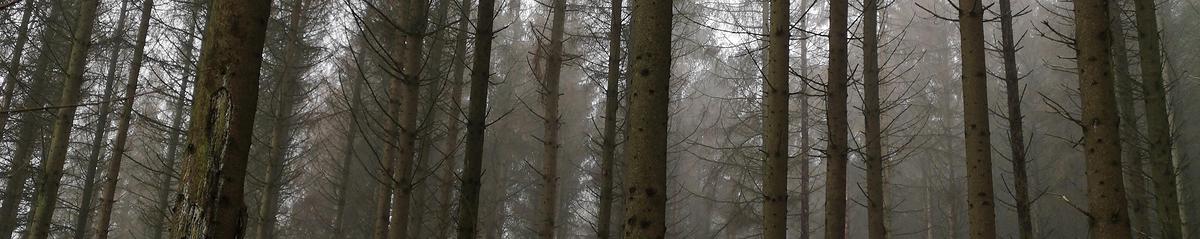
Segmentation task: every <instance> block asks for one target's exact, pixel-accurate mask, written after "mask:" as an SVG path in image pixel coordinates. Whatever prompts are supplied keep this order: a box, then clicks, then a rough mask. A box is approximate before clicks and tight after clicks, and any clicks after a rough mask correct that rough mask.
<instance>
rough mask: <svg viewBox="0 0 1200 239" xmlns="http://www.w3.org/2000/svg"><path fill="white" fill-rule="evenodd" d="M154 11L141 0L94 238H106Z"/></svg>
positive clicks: (149, 3) (150, 2)
mask: <svg viewBox="0 0 1200 239" xmlns="http://www.w3.org/2000/svg"><path fill="white" fill-rule="evenodd" d="M151 11H154V0H142V11H141V13H142V14H141V18H140V19H141V20H140V21H139V22H138V31H137V36H136V37H137V38H136V39H135V40H134V44H133V59H131V60H130V63H129V76H128V78H127V79H126V81H125V98H124V100H122V105H121V111H120V115H119V116H118V117H119V119H118V120H117V137H116V140H115V141H114V142H113V149H112V150H113V153H112V158H111V159H109V161H108V167H107V169H106V170H105V175H106V176H107V177H108V179H107V180H105V181H104V185H103V188H102V189H101V194H100V211H99V212H98V213H97V215H96V216H97V217H98V219H97V220H96V223H95V226H94V227H93V230H92V234H93V235H95V236H94V238H95V239H107V238H108V226H109V224H110V222H112V210H113V203H116V192H117V180H119V179H120V175H121V161H122V160H124V159H125V147H126V146H125V144H126V142H125V141H126V140H128V138H129V122H130V121H132V118H131V117H132V115H133V102H134V98H136V97H137V89H138V78H139V77H140V75H141V71H142V60H143V59H144V57H145V56H144V54H145V52H146V36H147V35H148V33H147V32H148V31H149V30H150V13H151Z"/></svg>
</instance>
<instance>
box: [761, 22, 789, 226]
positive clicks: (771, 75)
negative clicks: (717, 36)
mask: <svg viewBox="0 0 1200 239" xmlns="http://www.w3.org/2000/svg"><path fill="white" fill-rule="evenodd" d="M790 7H791V1H790V0H771V1H770V14H769V15H770V20H769V26H767V27H768V30H767V34H768V35H767V56H766V57H767V69H766V79H764V81H763V86H762V89H763V95H764V96H763V106H762V107H763V110H764V111H765V112H763V113H764V116H763V128H762V131H763V132H762V134H763V153H764V154H765V155H764V156H766V158H764V159H763V160H764V161H765V162H763V165H765V167H764V168H763V171H764V172H763V175H764V177H763V206H762V214H763V238H779V239H782V238H786V237H787V208H788V187H787V181H788V142H789V141H788V132H790V131H789V130H788V94H789V93H790V92H789V91H788V90H789V89H788V76H789V75H790V74H789V71H790V69H791V68H790V67H791V66H789V65H788V62H789V60H788V59H789V57H788V54H789V53H790V50H789V49H788V45H789V44H788V42H789V41H791V35H792V34H791V32H790V31H791V20H790V19H791V17H790V15H791V8H790Z"/></svg>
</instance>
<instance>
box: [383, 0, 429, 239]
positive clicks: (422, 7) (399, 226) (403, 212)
mask: <svg viewBox="0 0 1200 239" xmlns="http://www.w3.org/2000/svg"><path fill="white" fill-rule="evenodd" d="M401 1H404V0H401ZM409 1H411V2H409V3H408V5H406V6H407V8H406V7H399V8H397V9H400V10H401V11H411V12H408V13H401V14H400V15H401V19H402V20H401V23H400V24H401V27H402V28H401V29H399V30H400V31H401V32H402V35H403V36H404V42H405V43H404V48H403V54H402V55H400V56H402V57H403V59H402V60H401V62H400V64H401V66H402V71H401V73H400V78H399V79H398V81H396V82H393V84H395V83H399V85H400V90H401V92H400V97H401V99H400V102H399V103H400V106H401V107H400V112H399V113H400V115H399V118H398V121H399V122H396V123H399V124H400V127H399V128H400V129H399V132H398V133H399V136H400V137H399V139H398V140H397V141H396V143H397V144H398V145H397V150H399V152H398V153H399V157H398V158H397V159H396V163H395V164H396V172H395V174H396V176H397V177H396V178H394V179H392V180H396V182H395V187H396V189H395V190H394V191H393V192H392V193H393V195H392V216H391V217H392V221H391V226H390V228H389V230H390V231H389V232H388V238H390V239H400V238H406V237H407V236H408V214H409V201H410V200H411V198H412V191H413V185H412V181H413V178H414V177H413V175H412V168H413V163H414V161H415V160H416V155H417V152H416V151H417V150H418V149H417V147H416V142H417V134H418V131H419V130H420V129H418V128H417V118H418V117H419V115H418V114H420V112H419V109H418V107H417V106H418V104H420V102H419V101H420V95H421V90H420V89H421V83H422V82H421V81H422V79H421V67H422V64H421V54H422V50H421V49H423V48H422V47H423V46H424V42H423V41H424V39H425V35H426V34H425V25H426V23H427V22H428V19H426V15H428V14H426V12H427V10H428V8H429V1H427V0H409ZM393 97H395V96H393Z"/></svg>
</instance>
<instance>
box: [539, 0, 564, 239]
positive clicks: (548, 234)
mask: <svg viewBox="0 0 1200 239" xmlns="http://www.w3.org/2000/svg"><path fill="white" fill-rule="evenodd" d="M550 7H551V10H550V11H551V12H552V14H551V15H552V19H551V23H550V39H549V40H550V45H549V46H548V47H547V49H546V50H545V51H542V52H546V58H547V59H546V61H545V66H546V68H545V72H544V73H543V74H541V75H542V79H540V80H541V83H542V84H541V89H540V91H539V92H541V100H542V110H543V111H542V113H543V115H542V124H543V130H544V132H543V135H542V139H541V141H542V169H541V175H540V176H541V178H542V193H541V194H542V195H541V207H542V210H541V213H542V214H541V217H540V218H539V220H541V222H540V223H539V224H538V229H537V234H538V236H539V237H541V238H546V239H551V238H555V236H554V231H555V228H556V227H557V226H556V225H555V217H556V216H557V215H558V153H559V152H558V149H559V147H561V144H562V143H561V142H560V141H559V136H558V135H559V132H558V131H559V128H560V127H562V122H560V121H561V114H560V113H559V109H558V100H559V96H560V94H561V93H559V92H560V89H559V81H560V79H559V78H560V77H561V75H562V65H563V59H562V54H563V28H564V26H563V25H565V21H566V9H567V1H566V0H554V1H553V3H552V5H551V6H550ZM538 47H539V48H541V47H543V46H542V44H540V43H539V44H538ZM535 64H542V63H541V62H535Z"/></svg>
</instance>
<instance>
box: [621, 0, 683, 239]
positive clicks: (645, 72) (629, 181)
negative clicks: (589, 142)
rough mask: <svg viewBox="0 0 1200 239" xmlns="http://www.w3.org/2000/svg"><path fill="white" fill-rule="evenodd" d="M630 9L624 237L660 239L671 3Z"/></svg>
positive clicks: (640, 3) (650, 2)
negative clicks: (631, 11)
mask: <svg viewBox="0 0 1200 239" xmlns="http://www.w3.org/2000/svg"><path fill="white" fill-rule="evenodd" d="M632 3H633V13H632V18H631V20H630V23H631V24H632V25H631V26H630V27H631V29H632V32H631V33H630V41H629V54H630V56H631V57H632V58H631V60H630V61H629V71H630V72H631V74H630V82H631V84H630V85H629V94H630V98H629V113H628V120H629V123H628V124H629V128H630V131H629V133H628V135H629V139H628V141H627V143H626V144H625V147H626V148H625V152H626V153H628V154H629V161H628V162H627V163H626V166H625V172H626V174H625V186H626V195H625V196H626V202H625V217H626V220H623V221H624V222H625V224H626V225H625V236H624V237H625V238H662V237H664V236H665V235H666V233H667V224H666V223H667V221H666V209H667V191H666V189H667V132H668V131H667V126H668V122H669V121H670V119H669V117H670V115H669V113H668V111H670V109H669V108H670V107H669V106H670V100H671V92H670V82H671V29H672V27H671V24H672V22H671V19H672V12H671V11H672V1H655V0H633V2H632Z"/></svg>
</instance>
